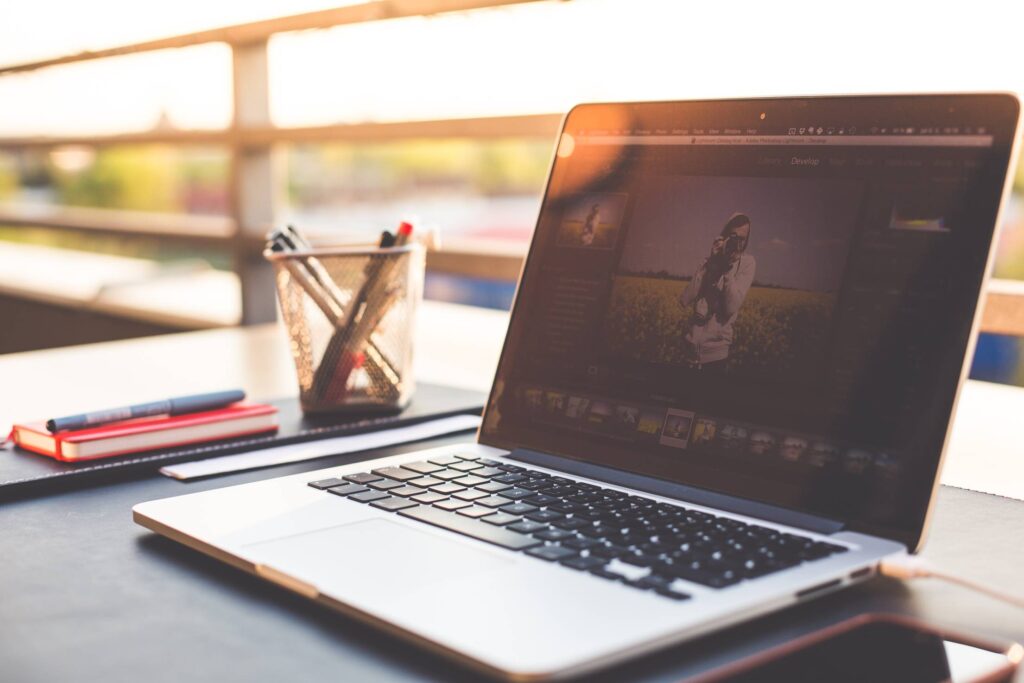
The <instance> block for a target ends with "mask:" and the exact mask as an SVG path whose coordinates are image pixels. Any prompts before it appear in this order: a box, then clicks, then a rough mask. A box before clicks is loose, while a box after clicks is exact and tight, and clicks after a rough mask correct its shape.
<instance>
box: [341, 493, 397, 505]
mask: <svg viewBox="0 0 1024 683" xmlns="http://www.w3.org/2000/svg"><path fill="white" fill-rule="evenodd" d="M390 497H391V496H389V495H388V494H386V493H384V492H383V491H365V492H363V493H356V494H354V495H351V496H349V497H348V499H349V500H355V501H358V502H360V503H372V502H373V501H375V500H383V499H385V498H390Z"/></svg>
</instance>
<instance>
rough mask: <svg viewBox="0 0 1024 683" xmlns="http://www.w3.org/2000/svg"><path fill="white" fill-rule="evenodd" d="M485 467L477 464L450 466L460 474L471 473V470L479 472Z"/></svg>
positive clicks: (464, 463)
mask: <svg viewBox="0 0 1024 683" xmlns="http://www.w3.org/2000/svg"><path fill="white" fill-rule="evenodd" d="M481 467H483V465H481V464H479V463H475V462H457V463H455V464H453V465H450V466H449V469H453V470H458V471H459V472H469V471H470V470H478V469H480V468H481Z"/></svg>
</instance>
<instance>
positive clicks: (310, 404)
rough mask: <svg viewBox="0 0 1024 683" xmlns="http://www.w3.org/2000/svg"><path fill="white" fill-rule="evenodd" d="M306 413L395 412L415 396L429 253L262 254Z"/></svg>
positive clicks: (413, 249) (405, 249) (412, 248)
mask: <svg viewBox="0 0 1024 683" xmlns="http://www.w3.org/2000/svg"><path fill="white" fill-rule="evenodd" d="M264 256H265V257H266V258H267V259H268V260H269V261H270V262H271V263H272V264H273V266H274V271H275V280H276V283H277V293H278V298H279V300H280V303H281V314H282V317H283V318H284V323H285V326H286V327H287V330H288V336H289V339H290V341H291V351H292V357H293V358H294V360H295V370H296V372H297V374H298V380H299V399H300V401H301V403H302V409H303V411H305V412H308V413H337V412H360V411H367V410H374V409H379V410H394V409H400V408H402V407H404V406H405V405H406V404H407V403H408V402H409V399H411V398H412V394H413V391H414V390H415V382H414V380H413V376H412V336H413V324H414V321H415V319H416V309H417V307H418V306H419V302H420V300H421V299H422V297H423V269H424V252H423V248H422V247H421V246H419V245H417V244H410V245H406V246H401V247H390V248H387V249H377V248H372V247H367V248H345V249H314V250H309V251H295V252H283V253H282V252H269V251H268V252H265V253H264Z"/></svg>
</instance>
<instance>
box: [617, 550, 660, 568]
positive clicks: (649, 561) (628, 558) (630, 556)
mask: <svg viewBox="0 0 1024 683" xmlns="http://www.w3.org/2000/svg"><path fill="white" fill-rule="evenodd" d="M619 561H620V562H625V563H626V564H631V565H633V566H634V567H651V566H653V565H654V564H655V563H657V562H658V558H657V557H652V556H650V555H644V554H642V553H641V554H639V555H638V554H637V553H626V554H624V555H622V556H621V557H620V558H619Z"/></svg>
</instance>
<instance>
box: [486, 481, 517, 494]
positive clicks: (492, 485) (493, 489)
mask: <svg viewBox="0 0 1024 683" xmlns="http://www.w3.org/2000/svg"><path fill="white" fill-rule="evenodd" d="M511 486H512V485H511V484H502V483H501V482H500V481H490V482H488V483H486V484H481V485H480V486H477V488H478V489H480V490H481V491H486V492H487V493H497V492H498V491H504V490H505V489H507V488H511Z"/></svg>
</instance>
